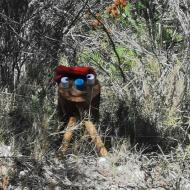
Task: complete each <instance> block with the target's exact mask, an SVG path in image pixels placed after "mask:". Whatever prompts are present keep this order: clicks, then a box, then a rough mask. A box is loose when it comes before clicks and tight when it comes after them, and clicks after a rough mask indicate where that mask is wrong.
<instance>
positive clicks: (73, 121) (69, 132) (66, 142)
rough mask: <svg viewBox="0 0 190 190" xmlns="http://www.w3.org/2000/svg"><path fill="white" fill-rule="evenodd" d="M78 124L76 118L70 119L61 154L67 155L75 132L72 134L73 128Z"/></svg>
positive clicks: (60, 150) (60, 149)
mask: <svg viewBox="0 0 190 190" xmlns="http://www.w3.org/2000/svg"><path fill="white" fill-rule="evenodd" d="M75 124H76V118H75V117H70V118H69V122H68V124H67V127H66V132H65V133H64V136H63V141H62V144H61V146H60V148H59V152H60V153H65V152H66V151H67V149H68V147H69V143H70V142H71V139H72V136H73V132H72V127H73V126H74V125H75Z"/></svg>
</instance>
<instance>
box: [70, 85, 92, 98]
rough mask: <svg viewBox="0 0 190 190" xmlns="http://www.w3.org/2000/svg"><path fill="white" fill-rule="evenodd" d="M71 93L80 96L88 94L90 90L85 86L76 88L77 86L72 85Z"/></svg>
mask: <svg viewBox="0 0 190 190" xmlns="http://www.w3.org/2000/svg"><path fill="white" fill-rule="evenodd" d="M70 94H71V96H74V97H80V96H84V95H86V94H88V92H87V91H86V90H85V89H84V88H83V90H78V89H77V88H76V86H72V88H71V90H70Z"/></svg>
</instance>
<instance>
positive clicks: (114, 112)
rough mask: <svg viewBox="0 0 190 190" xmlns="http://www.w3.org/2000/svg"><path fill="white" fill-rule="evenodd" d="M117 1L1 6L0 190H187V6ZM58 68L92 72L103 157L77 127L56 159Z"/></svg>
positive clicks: (176, 1) (181, 1)
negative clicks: (80, 67)
mask: <svg viewBox="0 0 190 190" xmlns="http://www.w3.org/2000/svg"><path fill="white" fill-rule="evenodd" d="M118 2H119V1H114V4H113V2H112V1H110V0H106V1H96V0H87V1H75V0H74V1H73V0H72V1H69V0H65V1H58V0H57V1H56V0H55V1H52V0H47V1H43V2H41V1H36V0H30V1H27V0H19V1H17V0H15V1H11V0H2V1H1V2H0V31H1V32H0V89H1V92H0V144H1V146H0V188H3V189H23V188H25V189H73V190H74V189H96V190H101V189H102V190H104V189H105V190H106V189H113V190H114V189H126V190H127V189H152V190H153V189H157V190H158V189H160V190H162V189H184V190H186V189H187V190H188V189H190V168H189V158H190V128H189V127H190V116H189V113H190V103H189V102H190V66H189V60H190V58H189V55H190V44H189V38H190V12H189V10H190V3H189V1H188V0H169V1H166V0H154V1H148V0H142V1H133V0H130V1H127V2H126V4H125V1H122V3H121V5H119V3H118ZM112 4H113V5H112ZM110 7H111V9H110ZM108 9H109V10H108ZM58 64H64V65H72V66H74V65H91V66H94V67H95V68H96V70H97V72H98V76H99V80H100V82H101V84H102V95H101V96H102V98H101V106H100V115H101V117H100V121H99V123H98V126H99V129H100V131H101V133H102V136H103V137H104V139H105V141H106V143H107V146H109V147H110V156H109V157H108V158H107V159H106V160H105V159H103V158H98V157H97V155H96V152H95V151H94V150H95V148H94V147H93V145H92V144H91V143H90V142H89V141H88V137H87V136H85V135H81V134H80V132H79V130H80V127H79V129H78V130H76V134H78V136H77V135H76V136H77V137H76V139H73V144H72V146H71V149H70V153H69V154H68V155H66V156H65V158H64V159H63V160H57V158H56V156H55V152H56V150H57V148H58V144H59V142H60V139H61V138H62V133H64V130H63V131H61V132H60V130H62V126H63V125H64V123H62V122H61V121H59V119H58V115H57V110H56V103H57V96H56V95H57V94H56V86H55V84H54V83H53V82H52V80H51V79H52V74H53V70H54V68H55V67H56V66H57V65H58Z"/></svg>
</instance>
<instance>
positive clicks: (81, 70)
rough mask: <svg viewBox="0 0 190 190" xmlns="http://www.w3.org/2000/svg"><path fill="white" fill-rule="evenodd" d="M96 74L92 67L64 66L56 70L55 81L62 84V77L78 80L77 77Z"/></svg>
mask: <svg viewBox="0 0 190 190" xmlns="http://www.w3.org/2000/svg"><path fill="white" fill-rule="evenodd" d="M90 73H91V74H94V75H96V72H95V70H94V68H92V67H66V66H63V65H59V66H57V67H56V69H55V77H54V81H56V82H58V83H59V82H60V80H61V78H62V77H73V78H76V77H77V76H86V75H87V74H90Z"/></svg>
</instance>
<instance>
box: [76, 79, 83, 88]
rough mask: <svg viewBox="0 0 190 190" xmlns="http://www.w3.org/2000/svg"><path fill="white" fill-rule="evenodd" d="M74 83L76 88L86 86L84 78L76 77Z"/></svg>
mask: <svg viewBox="0 0 190 190" xmlns="http://www.w3.org/2000/svg"><path fill="white" fill-rule="evenodd" d="M74 84H75V88H76V89H77V90H83V88H84V80H83V79H76V80H75V82H74Z"/></svg>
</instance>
